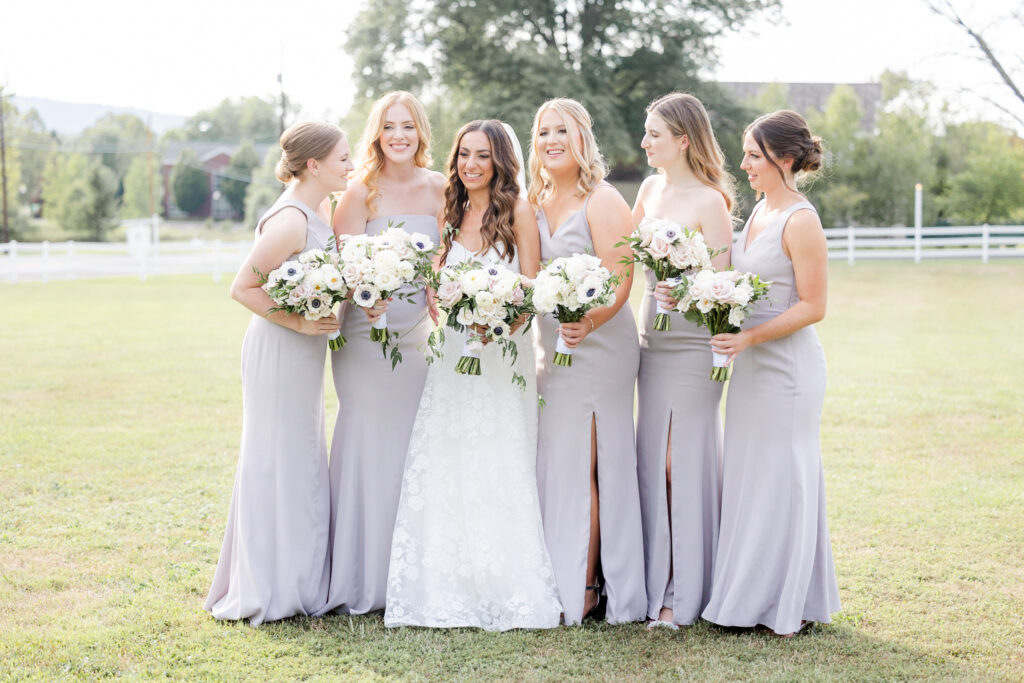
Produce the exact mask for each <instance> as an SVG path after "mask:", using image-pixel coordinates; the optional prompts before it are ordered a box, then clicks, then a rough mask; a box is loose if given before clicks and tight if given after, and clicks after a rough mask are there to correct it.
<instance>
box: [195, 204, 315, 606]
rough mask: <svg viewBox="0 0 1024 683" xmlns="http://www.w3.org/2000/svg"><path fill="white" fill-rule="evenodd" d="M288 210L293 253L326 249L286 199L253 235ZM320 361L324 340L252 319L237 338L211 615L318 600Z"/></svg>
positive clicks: (311, 222)
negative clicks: (302, 239)
mask: <svg viewBox="0 0 1024 683" xmlns="http://www.w3.org/2000/svg"><path fill="white" fill-rule="evenodd" d="M288 206H292V207H295V208H297V209H299V210H300V211H302V212H303V213H304V214H305V215H306V221H307V228H306V246H305V248H304V249H303V250H302V252H305V251H309V250H311V249H324V248H326V246H327V242H328V240H329V239H330V238H331V236H332V235H333V232H332V231H331V227H330V226H329V225H327V224H326V223H324V222H323V220H321V219H320V217H319V216H318V215H317V214H316V212H314V211H313V210H312V209H310V208H309V207H307V206H305V205H304V204H301V203H299V202H297V201H295V200H292V199H287V198H285V197H282V198H281V199H279V200H278V201H277V203H276V204H275V205H274V206H273V207H272V208H271V209H270V210H269V211H267V213H266V214H264V216H263V218H262V219H260V222H259V225H258V226H257V227H256V235H257V237H258V236H259V233H260V230H261V229H262V227H263V224H264V222H266V220H267V219H268V218H270V217H271V216H273V215H274V214H276V213H277V212H279V211H280V210H282V209H283V208H285V207H288ZM302 252H299V253H302ZM297 256H298V254H294V255H292V256H291V257H290V258H296V257H297ZM326 359H327V337H326V336H324V335H316V336H313V335H306V334H300V333H298V332H295V331H293V330H289V329H287V328H285V327H282V326H280V325H278V324H276V323H273V322H270V321H269V320H267V319H266V318H264V317H263V316H259V315H253V316H252V320H251V321H250V323H249V329H248V330H246V332H245V341H243V342H242V444H241V448H240V452H239V456H238V472H237V474H236V475H235V487H234V491H233V493H232V494H231V509H230V512H229V513H228V524H227V531H226V532H225V533H224V543H223V546H222V547H221V551H220V560H219V562H218V563H217V571H216V573H215V574H214V576H213V585H212V586H211V587H210V594H209V596H208V597H207V598H206V605H205V609H206V610H208V611H210V612H212V613H213V616H214V617H216V618H217V619H248V620H249V623H250V624H251V625H253V626H256V625H258V624H260V623H262V622H264V621H273V620H275V619H283V618H285V617H290V616H293V615H297V614H314V613H316V612H317V611H319V610H320V609H322V608H323V606H324V603H325V602H326V600H327V585H328V581H329V579H330V568H331V565H330V555H329V554H328V551H327V535H328V519H329V516H330V511H331V501H330V484H329V482H328V478H327V442H326V439H325V437H324V364H325V363H326Z"/></svg>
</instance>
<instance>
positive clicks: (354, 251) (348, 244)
mask: <svg viewBox="0 0 1024 683" xmlns="http://www.w3.org/2000/svg"><path fill="white" fill-rule="evenodd" d="M369 243H370V238H369V237H367V236H366V235H355V236H353V237H352V238H350V239H348V240H346V241H345V246H343V247H342V248H341V258H342V259H343V260H345V261H361V260H362V259H364V258H366V256H367V254H366V246H367V245H368V244H369Z"/></svg>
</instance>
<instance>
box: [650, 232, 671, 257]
mask: <svg viewBox="0 0 1024 683" xmlns="http://www.w3.org/2000/svg"><path fill="white" fill-rule="evenodd" d="M668 250H669V244H668V240H666V239H665V236H664V235H662V234H660V233H654V237H652V238H651V243H650V244H648V245H647V253H648V254H650V255H651V257H653V258H655V259H658V260H661V259H663V258H665V257H667V256H668Z"/></svg>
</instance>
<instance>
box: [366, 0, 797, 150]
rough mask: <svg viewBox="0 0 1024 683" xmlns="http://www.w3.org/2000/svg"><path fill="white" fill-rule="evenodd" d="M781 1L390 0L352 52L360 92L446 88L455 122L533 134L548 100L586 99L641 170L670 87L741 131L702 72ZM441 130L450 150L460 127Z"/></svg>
mask: <svg viewBox="0 0 1024 683" xmlns="http://www.w3.org/2000/svg"><path fill="white" fill-rule="evenodd" d="M778 4H779V3H778V0H703V1H702V2H699V3H679V2H670V1H666V0H636V1H635V2H630V3H622V2H616V3H610V2H606V1H605V0H573V1H570V0H498V1H495V2H487V3H479V2H464V1H463V0H439V1H437V2H433V3H425V2H419V3H415V2H414V3H410V2H408V0H381V2H378V3H376V4H375V5H374V6H372V7H371V8H368V9H365V10H363V11H362V12H361V13H360V14H359V15H358V17H357V18H356V20H355V21H354V22H353V24H352V25H351V26H350V28H349V31H348V41H347V48H348V50H349V53H350V54H352V55H353V59H354V61H355V80H356V84H357V89H358V93H359V96H360V97H362V98H364V99H374V98H376V97H378V96H379V95H381V94H382V93H384V92H386V91H388V90H392V89H395V88H403V89H407V90H412V91H414V92H419V93H432V92H437V93H440V94H439V95H438V96H436V98H431V99H433V100H435V101H436V103H437V105H438V106H440V107H443V108H444V109H446V110H448V111H451V110H452V109H455V110H456V111H457V112H458V115H457V116H455V117H452V118H455V119H456V120H467V119H470V118H477V117H495V118H501V119H504V120H506V121H508V122H509V123H511V124H512V125H513V126H514V127H515V128H516V130H517V131H518V132H519V134H520V135H521V136H523V137H524V138H525V135H524V133H525V134H527V135H528V133H527V131H529V127H530V124H531V122H532V117H533V114H534V112H535V111H536V109H537V107H538V106H539V105H540V104H541V103H542V102H543V101H544V100H546V99H548V98H550V97H556V96H568V97H574V98H576V99H579V100H580V101H581V102H582V103H583V104H584V105H585V106H586V107H587V108H588V110H589V111H590V112H591V114H592V115H593V117H594V119H595V131H596V134H597V136H598V139H599V141H600V142H601V146H602V151H603V152H604V153H605V155H606V156H607V157H608V158H609V160H610V161H611V162H612V163H613V164H616V165H620V166H630V167H632V169H633V170H639V169H640V168H641V165H640V154H639V151H640V150H639V138H640V134H639V133H640V131H641V130H642V129H643V121H644V117H645V114H644V108H645V107H646V105H647V104H648V103H650V102H651V101H652V100H653V99H654V98H655V97H657V96H659V95H663V94H665V93H668V92H672V91H675V90H689V91H691V92H694V94H697V95H698V96H699V97H701V99H702V100H704V102H705V105H706V106H708V108H709V110H711V111H712V112H713V113H712V115H713V117H714V119H715V121H716V125H717V123H718V122H720V121H728V122H729V125H726V126H724V128H726V129H729V130H727V132H728V133H732V132H734V131H735V130H736V129H737V128H740V125H741V124H740V123H736V122H733V120H735V119H740V118H743V117H744V116H745V112H744V111H743V110H741V109H739V108H737V107H736V106H735V105H733V104H732V103H731V101H730V100H729V99H728V98H727V97H726V96H725V95H724V94H723V93H722V92H721V91H719V90H718V88H716V87H713V86H709V85H706V84H703V83H701V82H700V81H699V79H698V77H697V73H698V71H699V69H701V68H702V67H705V66H707V65H709V64H711V63H713V62H714V60H715V53H714V45H713V41H714V39H715V38H716V37H717V36H718V35H720V34H721V33H722V32H724V31H729V30H736V29H739V28H740V27H741V26H742V25H743V24H744V23H745V22H746V21H748V20H749V19H751V18H752V17H754V16H756V15H757V14H758V13H760V12H761V11H763V10H765V9H768V8H774V7H777V6H778ZM740 129H741V128H740ZM440 132H442V133H443V137H444V142H443V143H442V144H443V145H444V146H445V147H446V146H447V144H448V142H449V141H450V138H451V133H453V132H454V131H440ZM720 135H721V134H720ZM435 156H437V155H436V154H435Z"/></svg>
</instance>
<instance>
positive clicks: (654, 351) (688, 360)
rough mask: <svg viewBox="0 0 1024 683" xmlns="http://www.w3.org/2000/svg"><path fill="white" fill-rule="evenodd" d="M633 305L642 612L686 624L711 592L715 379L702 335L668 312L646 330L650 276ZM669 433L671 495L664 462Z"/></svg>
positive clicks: (716, 467) (717, 464)
mask: <svg viewBox="0 0 1024 683" xmlns="http://www.w3.org/2000/svg"><path fill="white" fill-rule="evenodd" d="M646 276H647V289H646V292H645V293H644V300H643V307H642V308H641V309H640V316H641V323H640V374H639V376H638V378H637V438H636V450H637V468H638V470H639V478H640V503H641V511H642V513H643V522H644V560H645V562H644V564H645V567H646V571H647V616H648V617H650V618H651V619H657V618H658V614H659V613H660V612H661V608H662V607H669V608H671V609H672V613H673V614H672V619H673V621H674V622H675V623H677V624H692V623H693V622H694V621H695V620H696V619H697V618H699V617H700V613H701V612H702V611H703V609H704V607H706V606H707V604H708V598H709V597H710V595H711V575H712V571H713V567H714V558H715V551H716V550H717V546H718V514H719V507H720V502H721V458H722V419H721V415H720V412H719V403H720V401H721V398H722V386H723V384H722V383H721V382H714V381H712V380H711V379H710V377H709V376H710V373H711V347H710V345H709V340H710V338H711V337H710V334H709V333H708V330H707V329H706V328H703V327H698V326H697V325H695V324H694V323H691V322H689V321H688V320H686V318H684V317H683V315H682V313H670V314H669V316H670V318H671V321H672V329H671V330H667V331H658V330H655V329H654V316H655V313H656V305H657V301H656V300H655V298H654V287H655V285H656V284H657V282H656V279H655V277H654V274H653V273H651V272H650V271H647V272H646ZM670 428H671V433H672V500H671V504H670V503H669V500H668V496H667V489H666V477H665V460H666V452H667V450H668V436H669V429H670Z"/></svg>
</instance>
